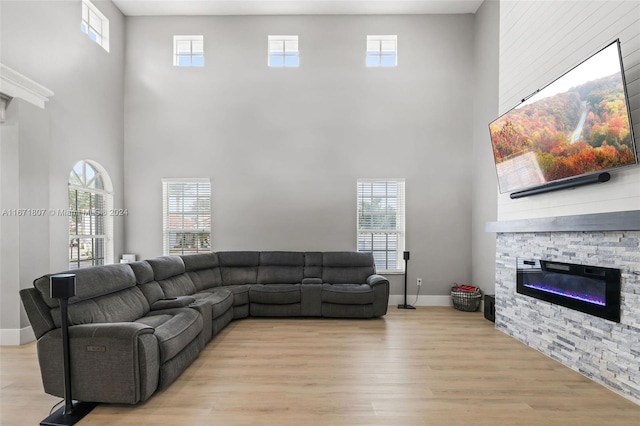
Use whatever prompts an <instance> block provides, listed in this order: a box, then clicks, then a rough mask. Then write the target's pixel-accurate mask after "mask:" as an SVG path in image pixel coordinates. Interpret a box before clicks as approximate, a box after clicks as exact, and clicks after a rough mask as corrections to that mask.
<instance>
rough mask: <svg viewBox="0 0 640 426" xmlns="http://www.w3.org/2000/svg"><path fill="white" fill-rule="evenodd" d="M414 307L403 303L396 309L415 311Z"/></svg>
mask: <svg viewBox="0 0 640 426" xmlns="http://www.w3.org/2000/svg"><path fill="white" fill-rule="evenodd" d="M415 308H416V307H415V306H411V305H407V304H405V303H403V304H400V305H398V309H415Z"/></svg>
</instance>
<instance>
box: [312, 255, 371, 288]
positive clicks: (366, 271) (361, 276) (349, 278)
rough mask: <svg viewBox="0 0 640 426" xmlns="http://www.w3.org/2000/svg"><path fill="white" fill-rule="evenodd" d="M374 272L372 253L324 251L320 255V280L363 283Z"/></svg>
mask: <svg viewBox="0 0 640 426" xmlns="http://www.w3.org/2000/svg"><path fill="white" fill-rule="evenodd" d="M373 274H375V263H374V260H373V254H372V253H357V252H326V253H323V256H322V280H323V281H324V282H325V283H330V284H363V283H365V282H366V281H367V278H368V277H369V276H370V275H373Z"/></svg>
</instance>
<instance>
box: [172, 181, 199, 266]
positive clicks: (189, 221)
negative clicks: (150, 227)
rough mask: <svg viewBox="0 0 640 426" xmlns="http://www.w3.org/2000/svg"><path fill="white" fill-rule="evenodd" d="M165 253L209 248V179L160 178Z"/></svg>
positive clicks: (189, 252)
mask: <svg viewBox="0 0 640 426" xmlns="http://www.w3.org/2000/svg"><path fill="white" fill-rule="evenodd" d="M162 206H163V208H162V211H163V218H164V220H163V225H162V228H163V245H164V250H163V252H164V255H165V256H169V255H180V254H191V253H202V252H210V251H211V183H210V181H209V179H163V180H162Z"/></svg>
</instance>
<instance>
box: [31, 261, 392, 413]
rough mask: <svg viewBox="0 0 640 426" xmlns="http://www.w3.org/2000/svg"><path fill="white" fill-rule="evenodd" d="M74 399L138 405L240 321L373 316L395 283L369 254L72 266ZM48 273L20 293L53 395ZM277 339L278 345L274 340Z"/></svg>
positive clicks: (55, 375) (59, 387) (53, 327)
mask: <svg viewBox="0 0 640 426" xmlns="http://www.w3.org/2000/svg"><path fill="white" fill-rule="evenodd" d="M67 273H73V274H75V275H76V295H75V296H74V297H72V298H70V299H69V321H70V324H72V325H71V327H70V328H69V335H70V341H71V377H72V387H73V397H74V399H76V400H80V401H91V402H107V403H126V404H136V403H138V402H141V401H145V400H146V399H148V398H149V397H150V396H151V395H153V393H154V392H156V391H158V390H161V389H164V388H165V387H167V386H168V385H169V384H171V383H172V382H173V381H174V380H175V379H176V378H177V377H178V376H179V375H180V374H181V373H182V372H183V371H184V369H185V368H187V367H188V366H189V364H190V363H191V362H192V361H193V360H194V359H195V358H196V357H197V356H198V354H199V353H200V351H201V350H202V349H203V348H204V347H205V345H206V344H207V343H208V342H209V341H210V340H211V339H212V338H213V337H214V336H215V335H216V334H218V333H219V332H220V331H221V330H222V329H223V328H224V327H225V326H226V325H227V324H228V323H229V322H230V321H232V320H234V319H240V318H245V317H248V316H254V317H331V318H374V317H380V316H383V315H385V314H386V312H387V305H388V300H389V281H387V279H386V278H384V277H383V276H381V275H376V274H375V265H374V261H373V256H372V255H371V253H357V252H277V251H261V252H257V251H252V252H249V251H244V252H231V251H230V252H217V253H206V254H194V255H185V256H166V257H158V258H155V259H150V260H144V261H139V262H134V263H128V264H115V265H105V266H95V267H91V268H85V269H77V270H73V271H68V272H67ZM49 277H50V275H45V276H43V277H40V278H38V279H36V280H35V281H34V288H28V289H23V290H21V291H20V296H21V298H22V302H23V305H24V307H25V310H26V312H27V316H28V317H29V321H30V322H31V326H32V328H33V331H34V333H35V335H36V338H37V339H38V343H37V350H38V360H39V364H40V370H41V373H42V381H43V384H44V390H45V392H46V393H48V394H51V395H55V396H59V397H63V396H64V385H63V373H62V371H63V367H62V363H63V360H62V332H61V329H60V307H59V300H58V299H52V298H51V297H50V296H49V295H50V293H49V291H50V289H49V285H50V284H49V281H50V279H49ZM274 344H276V343H275V342H274Z"/></svg>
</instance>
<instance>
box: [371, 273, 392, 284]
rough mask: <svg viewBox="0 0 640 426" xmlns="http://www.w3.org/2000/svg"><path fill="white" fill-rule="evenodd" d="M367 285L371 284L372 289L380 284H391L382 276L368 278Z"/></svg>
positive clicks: (376, 275)
mask: <svg viewBox="0 0 640 426" xmlns="http://www.w3.org/2000/svg"><path fill="white" fill-rule="evenodd" d="M367 284H369V285H370V286H371V287H375V286H377V285H380V284H387V285H388V284H389V280H388V279H387V278H385V277H383V276H382V275H378V274H375V275H369V277H368V278H367Z"/></svg>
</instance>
